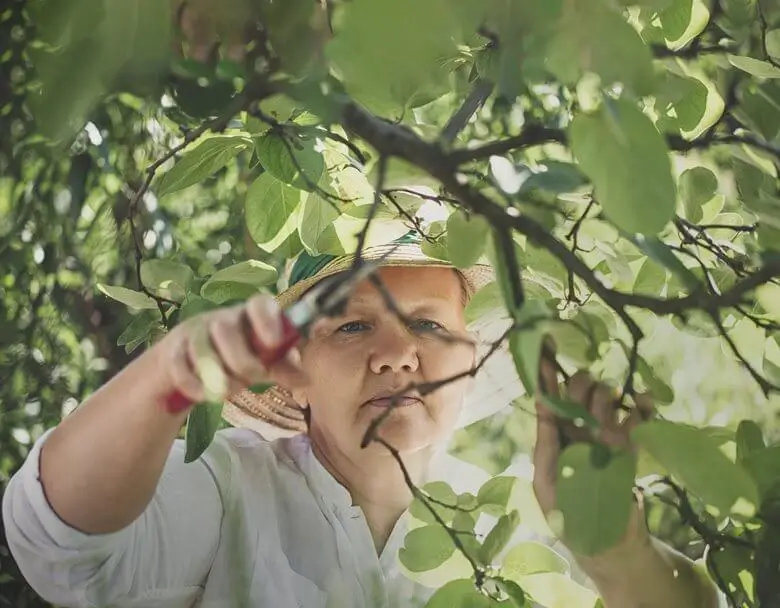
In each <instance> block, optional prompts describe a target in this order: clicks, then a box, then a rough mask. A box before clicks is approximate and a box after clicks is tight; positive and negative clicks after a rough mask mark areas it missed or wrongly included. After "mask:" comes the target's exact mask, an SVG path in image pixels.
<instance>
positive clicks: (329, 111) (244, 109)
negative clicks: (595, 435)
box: [0, 0, 780, 607]
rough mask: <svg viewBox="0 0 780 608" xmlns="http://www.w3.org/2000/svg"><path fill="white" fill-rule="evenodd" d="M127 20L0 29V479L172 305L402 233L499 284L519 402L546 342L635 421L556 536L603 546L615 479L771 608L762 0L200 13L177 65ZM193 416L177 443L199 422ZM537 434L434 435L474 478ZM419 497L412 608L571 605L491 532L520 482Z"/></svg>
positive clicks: (771, 110)
mask: <svg viewBox="0 0 780 608" xmlns="http://www.w3.org/2000/svg"><path fill="white" fill-rule="evenodd" d="M121 4H122V6H121V7H120V6H119V5H116V6H115V5H114V3H111V4H109V3H107V2H101V1H100V0H91V1H90V2H81V3H79V2H65V1H63V2H58V3H56V7H55V6H54V3H53V2H52V1H51V0H26V1H24V0H17V1H16V2H14V3H11V5H9V6H8V7H7V8H4V9H2V11H1V12H0V40H1V41H2V45H0V48H3V49H8V50H7V51H3V54H2V55H0V69H2V72H3V76H4V78H3V81H2V86H3V87H4V89H3V93H4V94H3V95H2V99H3V102H2V103H3V104H4V105H3V106H2V108H1V109H0V176H2V177H0V295H1V296H2V307H1V308H0V313H1V314H0V326H2V331H1V332H0V345H1V348H0V377H2V378H3V382H2V383H1V384H0V401H1V402H2V404H3V408H2V425H0V445H2V446H3V450H2V453H0V480H3V481H4V480H6V479H7V478H8V476H9V475H10V474H11V473H12V471H14V470H15V469H16V467H18V466H19V464H20V462H21V461H22V459H23V458H24V456H25V454H26V450H27V448H28V447H29V445H30V442H31V441H32V440H34V439H35V438H36V437H37V436H39V435H40V433H41V432H42V431H43V429H45V428H47V427H49V426H51V425H53V424H56V423H57V421H58V420H59V419H60V418H61V416H62V415H63V413H66V412H67V411H69V410H71V409H72V408H73V407H75V405H76V404H77V403H78V402H79V401H80V400H81V399H83V398H84V397H85V396H86V395H88V394H89V393H90V392H91V391H93V390H94V389H95V388H96V387H97V386H99V385H100V384H101V383H102V382H104V381H105V380H106V379H107V378H108V377H110V375H111V374H113V373H115V372H116V371H117V370H118V369H120V368H121V367H123V366H124V365H125V364H126V363H127V362H128V361H129V360H130V358H131V357H132V356H135V355H137V354H138V353H139V352H140V351H141V350H142V348H144V347H147V346H149V345H150V344H152V343H154V342H155V341H156V340H157V339H158V338H159V337H160V336H161V335H164V333H165V332H166V331H167V330H168V329H170V327H172V326H173V325H175V324H176V323H178V322H180V321H181V320H182V319H184V318H187V317H189V316H191V315H193V314H197V313H198V312H200V311H203V310H207V309H210V308H213V307H216V306H221V305H225V304H228V303H231V302H236V301H242V300H244V299H245V298H247V297H249V296H250V295H252V294H254V293H257V292H259V291H262V290H271V291H273V290H274V289H275V288H276V279H277V277H278V276H279V271H280V270H281V268H282V267H283V265H284V263H285V261H286V260H288V259H289V258H290V257H292V256H294V255H295V254H297V253H299V252H301V251H304V250H305V251H308V252H310V253H339V252H342V251H345V250H349V249H350V248H352V247H354V246H355V245H356V243H358V241H359V239H362V240H361V241H360V242H364V243H368V244H371V243H379V242H387V241H388V240H390V239H393V238H395V237H398V236H400V235H402V234H404V233H405V232H406V231H407V230H408V229H409V228H410V227H412V226H414V227H417V228H418V229H420V230H421V231H422V232H423V233H424V235H425V237H426V241H425V245H424V246H425V248H426V251H427V252H428V253H429V254H430V255H433V256H435V257H439V258H444V259H450V260H452V262H453V263H455V264H456V265H458V266H466V265H468V264H470V263H472V262H473V261H474V260H477V259H480V258H484V259H487V260H489V261H490V263H492V264H493V265H494V266H495V268H496V270H497V276H498V277H499V285H498V289H496V287H495V286H493V287H490V288H488V290H487V291H485V292H484V293H482V294H479V295H478V298H477V301H478V303H479V306H482V307H491V306H498V307H503V308H504V309H505V310H506V312H507V315H508V317H509V318H511V319H512V321H513V322H514V325H513V328H514V329H513V331H512V333H511V335H510V336H509V337H508V342H509V347H510V350H511V353H512V355H513V357H514V360H515V363H516V367H517V371H518V374H519V376H520V377H521V378H522V379H523V381H524V383H525V385H526V387H527V388H528V389H529V392H532V390H533V388H534V387H535V384H536V377H537V374H538V363H537V361H538V355H539V353H540V352H541V350H542V349H543V348H544V338H545V336H546V335H549V336H552V337H553V338H554V340H555V343H556V347H557V356H558V360H559V362H560V365H561V368H562V370H563V371H564V372H566V373H567V374H569V373H571V372H572V371H573V370H574V369H576V368H578V367H584V368H587V369H589V370H590V371H591V372H592V373H593V374H594V375H596V376H597V377H599V378H601V379H603V380H605V381H608V382H611V383H613V384H615V385H616V386H619V387H621V388H622V397H621V399H622V400H623V403H624V405H625V406H626V407H628V408H631V407H633V399H632V398H633V396H634V395H635V394H636V392H637V391H649V392H650V393H651V394H652V395H653V396H654V397H655V399H656V402H657V403H658V404H659V407H660V411H659V413H658V417H657V419H656V420H654V421H651V422H647V423H645V424H643V425H640V426H639V427H638V428H637V430H636V432H635V439H636V442H637V444H638V445H639V447H640V449H639V453H638V454H637V455H636V456H634V455H630V454H625V453H620V452H617V453H610V452H609V451H606V452H605V450H604V449H602V448H603V446H599V444H598V443H596V444H594V445H592V446H586V445H581V444H575V445H572V446H570V447H569V448H567V449H566V451H565V452H564V454H563V457H562V462H561V467H562V468H561V475H562V477H563V481H564V482H563V483H561V484H560V487H559V495H558V500H559V505H560V511H561V514H562V516H563V521H564V528H565V530H566V532H567V537H569V538H571V539H573V541H572V542H573V543H574V545H575V548H576V549H577V550H579V551H582V552H584V553H593V552H598V551H601V550H603V549H605V548H607V547H608V546H609V545H610V544H611V543H613V542H614V541H615V540H616V539H617V538H619V537H620V535H621V532H622V526H624V525H625V522H626V520H627V515H626V514H627V502H626V501H628V500H630V492H629V490H630V489H631V486H632V485H638V487H640V488H641V489H642V490H643V491H644V492H645V493H646V495H647V500H648V505H649V510H648V513H649V521H650V525H651V527H652V528H653V530H654V531H656V532H657V533H658V534H659V535H661V536H662V537H663V538H665V539H666V540H668V541H669V542H672V543H673V544H675V545H676V546H678V547H679V548H680V549H682V550H684V551H685V552H686V553H687V554H688V555H690V556H691V557H693V558H696V559H698V558H701V559H702V560H703V562H704V564H705V565H706V568H707V569H708V571H709V573H710V575H711V576H712V578H713V579H714V580H715V581H716V583H717V584H718V585H719V587H720V588H721V589H722V590H723V592H724V593H725V594H726V595H727V596H728V598H729V601H730V602H731V604H732V605H734V606H772V605H775V604H776V603H777V601H778V598H780V587H778V583H777V579H776V577H775V576H774V574H775V573H776V569H777V559H778V558H777V555H776V550H775V549H774V547H775V546H776V538H777V534H778V523H777V499H776V496H777V488H778V481H779V480H780V470H778V465H777V464H776V463H777V462H778V459H777V458H775V456H776V455H777V453H778V449H780V448H778V443H777V442H778V441H779V440H780V437H779V436H778V433H777V425H776V412H777V405H778V402H777V400H776V396H777V393H778V390H779V385H780V341H779V340H778V336H780V333H778V329H780V306H778V303H777V302H778V301H780V300H778V295H779V293H780V290H778V286H777V278H778V277H780V253H779V252H778V251H777V247H778V245H777V243H778V242H780V239H778V237H779V236H780V198H778V191H777V184H778V181H777V180H778V175H777V168H778V163H779V162H780V148H778V147H777V144H776V142H777V141H778V135H779V134H780V110H778V108H779V107H780V105H779V104H780V88H778V86H780V85H778V84H777V83H778V81H780V34H779V32H780V8H778V7H777V6H776V5H775V4H774V3H771V2H767V1H761V0H715V1H714V2H711V3H705V2H703V1H702V0H636V1H627V0H625V1H617V0H615V1H609V0H587V1H586V0H572V1H567V2H563V1H562V0H555V1H550V0H527V1H526V2H522V3H520V2H512V1H511V0H490V1H487V2H486V1H483V0H459V1H458V2H445V0H431V1H429V2H425V3H422V4H421V3H413V2H408V1H404V2H393V3H390V2H385V1H383V0H361V1H355V2H339V1H333V2H328V3H323V4H322V5H320V4H316V3H313V2H304V1H303V0H296V1H291V2H286V3H284V4H279V3H273V2H265V1H258V2H253V3H246V4H244V3H243V2H242V1H241V0H234V1H233V2H231V3H230V6H229V7H228V8H225V7H222V6H221V5H220V6H217V3H215V2H211V1H210V0H199V1H198V2H195V3H193V4H194V5H196V6H197V7H198V8H199V10H201V11H204V14H206V15H209V17H210V19H211V22H213V23H214V24H215V29H216V34H217V35H219V36H220V38H221V40H222V41H223V43H225V44H226V45H227V43H228V42H230V43H234V42H235V32H236V31H237V29H241V31H244V29H245V28H244V27H243V25H244V24H245V23H246V22H249V23H252V24H253V25H254V27H252V28H249V30H250V34H251V35H250V36H249V38H248V39H247V40H246V45H245V46H244V45H242V47H243V52H242V53H241V54H239V55H238V56H234V55H233V54H232V53H227V52H223V54H220V53H219V52H218V51H217V52H214V53H211V54H210V55H208V56H207V57H205V58H203V59H204V60H203V61H198V60H195V59H193V58H192V57H191V56H187V55H186V54H182V53H180V52H172V50H171V49H172V48H178V50H179V51H181V50H185V51H186V50H187V47H188V44H189V43H191V42H193V41H192V40H190V41H189V43H188V41H187V40H186V39H185V40H184V43H183V45H181V44H177V45H174V44H173V43H172V41H174V40H180V37H179V32H177V31H176V28H175V26H174V25H173V24H174V21H175V20H174V19H173V17H174V14H173V13H175V12H176V11H172V10H171V6H169V4H168V3H152V2H142V1H140V0H134V1H127V2H124V3H121ZM55 8H56V10H55ZM325 9H327V10H325ZM129 24H133V27H128V25H129ZM236 24H239V25H238V26H237V25H236ZM185 38H186V37H185ZM401 38H402V39H403V42H400V43H399V41H400V40H401ZM242 42H243V41H242ZM193 48H194V45H193ZM224 48H227V47H224ZM190 50H192V49H190ZM6 93H7V94H6ZM120 303H121V304H120ZM547 403H548V405H549V407H551V408H552V409H553V410H554V411H555V412H556V414H558V415H559V416H561V417H564V418H570V419H573V420H575V421H579V422H580V424H585V423H590V424H591V425H592V423H593V421H592V420H590V419H588V417H587V412H584V411H583V409H582V408H578V407H576V406H575V405H574V404H571V403H569V402H567V401H566V400H565V399H558V400H555V399H553V398H548V399H547ZM208 408H209V406H207V405H199V406H197V407H196V409H195V410H194V411H193V414H192V416H191V419H190V423H189V426H188V429H187V434H186V436H187V439H188V443H189V446H188V447H189V450H190V451H189V452H188V458H191V457H192V456H193V455H195V454H197V453H198V452H199V451H200V450H202V449H203V448H204V446H205V445H207V444H208V442H209V441H210V438H211V436H212V435H213V433H214V431H215V430H216V428H217V427H218V425H219V424H220V423H219V422H218V417H217V416H215V411H214V409H213V408H212V409H208ZM533 415H534V413H533V408H532V406H531V404H530V403H529V399H527V398H526V399H521V400H519V401H518V403H517V404H516V408H515V409H514V410H513V411H512V412H511V413H509V414H505V415H503V417H499V418H496V419H493V420H487V421H484V422H481V423H478V424H477V425H474V426H473V427H472V428H470V429H467V430H466V431H464V432H463V433H461V434H460V435H459V436H458V437H457V440H456V443H455V446H454V447H455V450H456V451H457V452H458V453H459V454H462V455H463V456H464V457H465V458H467V459H469V460H472V461H475V462H479V463H480V464H481V465H483V466H484V467H485V468H486V469H488V470H490V472H491V473H493V474H496V473H499V472H501V471H502V470H504V469H505V468H506V467H507V466H508V465H510V464H512V463H514V464H517V463H518V458H517V457H516V453H518V452H524V451H527V449H528V444H529V441H530V437H529V434H528V431H527V428H529V426H530V425H529V422H531V421H532V416H533ZM750 419H753V420H755V422H756V423H757V425H751V424H750V422H749V420H750ZM740 421H742V423H741V424H740ZM586 426H587V425H586ZM388 447H389V449H391V448H392V446H388ZM399 464H400V463H399ZM415 490H416V496H417V498H416V501H417V502H416V503H415V506H414V507H413V515H414V516H415V518H417V519H419V520H420V527H417V528H415V529H414V530H412V531H411V532H410V533H409V536H408V537H407V539H406V546H405V548H404V550H403V551H402V552H401V555H400V559H401V561H402V563H403V564H404V566H405V567H406V568H407V569H408V570H409V571H410V573H411V574H413V575H415V576H420V577H427V578H426V579H425V580H427V581H435V582H434V583H433V584H435V585H436V586H440V588H439V590H438V591H437V592H436V593H435V594H434V596H433V598H432V599H431V601H430V603H429V606H439V605H442V606H443V605H448V606H449V605H464V606H465V605H469V606H473V605H483V604H484V605H485V606H493V605H503V606H524V605H528V604H527V600H528V598H535V599H537V600H539V601H541V602H542V603H545V604H546V605H550V606H557V605H560V606H567V607H569V606H593V605H594V604H595V603H596V598H595V596H593V594H592V592H590V591H589V590H587V589H585V588H584V587H580V586H579V585H576V584H574V583H573V582H572V581H571V580H570V579H569V578H568V571H567V568H566V564H565V561H564V562H562V561H561V560H562V558H560V556H557V555H555V554H554V552H552V551H551V550H548V549H542V548H540V547H539V546H537V545H533V544H521V545H517V546H514V547H507V546H506V545H507V543H508V542H509V541H510V538H511V536H512V533H513V531H514V529H515V527H516V526H517V524H518V523H527V522H528V521H529V519H530V520H533V519H535V518H536V519H538V514H536V515H534V513H533V509H532V508H529V506H528V505H529V500H528V496H529V492H528V487H527V484H525V483H524V482H523V480H522V479H520V478H518V477H516V476H514V475H508V474H507V475H505V476H500V477H493V478H492V479H491V480H490V481H489V482H488V484H486V485H485V486H483V487H482V489H481V490H480V491H479V494H478V495H476V496H473V495H460V496H458V495H456V494H455V493H454V491H452V490H451V489H450V488H448V487H444V486H442V485H439V486H435V487H433V488H422V489H415ZM478 516H479V517H478ZM490 518H492V519H490ZM485 521H488V522H489V523H490V524H492V526H491V527H490V528H489V529H488V531H487V533H486V534H482V535H479V534H477V533H475V532H474V530H475V529H476V526H478V525H481V523H483V522H485ZM456 531H458V532H457V533H456ZM0 565H1V566H2V570H1V571H0V602H6V603H8V602H11V603H8V605H15V606H22V605H30V606H32V605H36V600H35V598H34V596H33V594H31V592H29V590H26V589H25V588H24V586H23V584H22V583H21V581H20V577H19V575H18V572H16V571H15V569H14V565H13V564H12V562H11V560H10V559H9V556H8V554H7V552H5V550H4V549H3V548H2V547H0ZM550 589H555V590H556V593H557V594H558V595H557V596H555V597H552V596H550V595H549V594H550V591H549V590H550ZM545 590H547V591H545ZM545 593H547V594H548V595H545Z"/></svg>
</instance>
